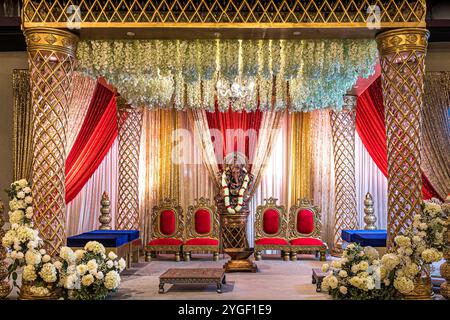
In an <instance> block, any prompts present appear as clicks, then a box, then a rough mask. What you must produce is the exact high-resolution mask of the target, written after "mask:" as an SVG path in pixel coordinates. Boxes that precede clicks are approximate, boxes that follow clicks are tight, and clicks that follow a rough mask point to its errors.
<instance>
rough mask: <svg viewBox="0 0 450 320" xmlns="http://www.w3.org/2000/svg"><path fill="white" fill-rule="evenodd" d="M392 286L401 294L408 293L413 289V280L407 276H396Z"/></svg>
mask: <svg viewBox="0 0 450 320" xmlns="http://www.w3.org/2000/svg"><path fill="white" fill-rule="evenodd" d="M394 288H395V289H397V290H398V291H399V292H400V293H402V294H408V293H410V292H411V291H413V290H414V282H413V281H412V280H411V279H408V278H407V277H397V278H395V279H394Z"/></svg>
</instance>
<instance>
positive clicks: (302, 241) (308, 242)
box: [290, 238, 324, 246]
mask: <svg viewBox="0 0 450 320" xmlns="http://www.w3.org/2000/svg"><path fill="white" fill-rule="evenodd" d="M290 243H291V245H293V246H323V245H324V243H323V242H322V241H321V240H320V239H316V238H297V239H292V240H291V241H290Z"/></svg>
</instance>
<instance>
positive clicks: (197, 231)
mask: <svg viewBox="0 0 450 320" xmlns="http://www.w3.org/2000/svg"><path fill="white" fill-rule="evenodd" d="M195 202H196V203H195V205H191V206H189V207H188V214H187V224H186V241H185V242H184V245H183V256H184V260H185V261H190V259H191V254H192V253H194V252H198V253H200V252H201V253H203V252H207V253H213V260H214V261H218V260H219V215H218V213H217V208H216V206H214V205H211V204H210V201H209V199H207V198H203V197H201V198H200V199H195Z"/></svg>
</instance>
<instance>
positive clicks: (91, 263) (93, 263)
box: [86, 259, 98, 274]
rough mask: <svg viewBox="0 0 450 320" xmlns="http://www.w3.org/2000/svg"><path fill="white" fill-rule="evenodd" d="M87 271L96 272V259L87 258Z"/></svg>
mask: <svg viewBox="0 0 450 320" xmlns="http://www.w3.org/2000/svg"><path fill="white" fill-rule="evenodd" d="M86 266H87V268H88V271H89V273H93V274H95V273H97V269H98V264H97V261H95V259H92V260H89V261H88V263H87V264H86Z"/></svg>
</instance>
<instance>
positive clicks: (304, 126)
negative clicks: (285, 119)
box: [289, 112, 312, 206]
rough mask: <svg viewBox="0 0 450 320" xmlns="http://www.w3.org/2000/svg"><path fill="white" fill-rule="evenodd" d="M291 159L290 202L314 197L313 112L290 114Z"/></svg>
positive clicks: (293, 202)
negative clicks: (312, 171) (312, 166)
mask: <svg viewBox="0 0 450 320" xmlns="http://www.w3.org/2000/svg"><path fill="white" fill-rule="evenodd" d="M289 125H290V130H291V138H290V145H291V161H290V180H291V182H290V185H291V188H290V191H289V195H290V196H289V199H290V204H289V206H291V205H292V204H295V203H296V201H297V199H299V198H308V199H311V197H312V184H311V182H312V181H311V161H312V159H311V151H312V149H311V113H310V112H306V113H305V112H296V113H292V114H291V115H290V124H289Z"/></svg>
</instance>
